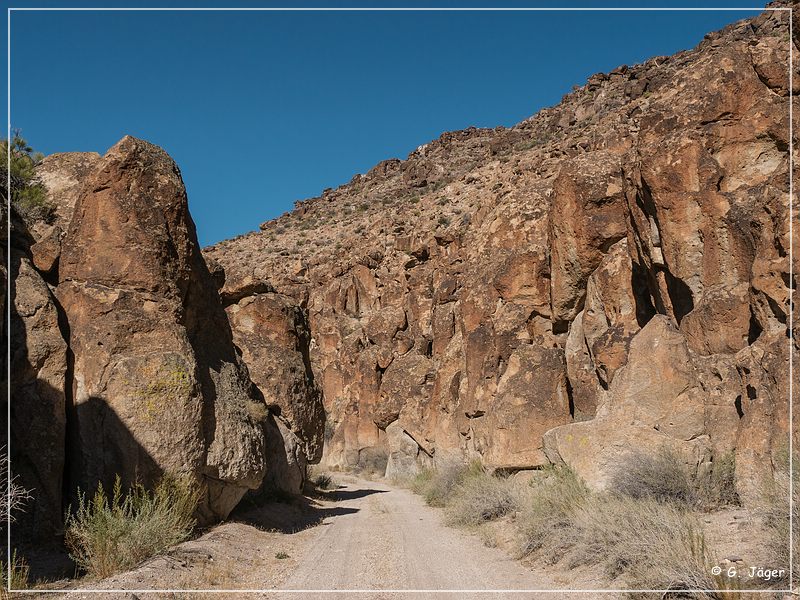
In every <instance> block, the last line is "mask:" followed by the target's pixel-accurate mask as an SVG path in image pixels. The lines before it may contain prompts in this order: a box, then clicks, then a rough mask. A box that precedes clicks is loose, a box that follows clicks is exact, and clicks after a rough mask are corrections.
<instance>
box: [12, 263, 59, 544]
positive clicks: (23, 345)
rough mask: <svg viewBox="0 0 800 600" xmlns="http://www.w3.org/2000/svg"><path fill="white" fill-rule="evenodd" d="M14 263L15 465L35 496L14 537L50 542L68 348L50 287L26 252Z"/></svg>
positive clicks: (55, 520)
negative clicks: (60, 327)
mask: <svg viewBox="0 0 800 600" xmlns="http://www.w3.org/2000/svg"><path fill="white" fill-rule="evenodd" d="M11 259H12V261H11V275H12V281H11V286H12V287H11V340H10V342H11V435H12V437H11V441H10V447H11V467H12V472H13V474H14V475H15V476H17V477H18V478H19V480H18V483H19V485H21V486H22V487H23V488H25V489H27V490H29V491H30V492H31V501H30V502H28V503H26V504H25V506H24V507H23V511H21V512H20V513H19V515H16V516H17V517H18V524H17V525H15V526H14V530H13V533H14V538H15V540H16V541H17V542H19V541H20V540H21V539H22V538H25V537H30V538H33V539H38V540H40V541H42V540H49V541H52V540H53V539H54V538H55V536H57V535H58V534H60V533H61V532H62V519H61V515H62V503H61V492H62V478H63V473H64V443H65V432H66V409H65V397H64V384H65V380H66V379H65V378H66V374H67V344H66V342H65V341H64V338H63V336H62V334H61V330H60V329H59V314H58V312H59V311H58V307H57V305H56V301H55V298H54V297H53V295H52V293H51V292H50V289H49V288H48V286H47V284H46V283H45V282H44V280H43V279H42V277H41V276H40V275H39V273H38V272H37V271H36V269H35V268H34V267H33V265H31V262H30V259H29V258H28V257H27V256H26V255H25V254H24V253H22V252H21V251H19V250H18V249H14V250H13V251H12V254H11Z"/></svg>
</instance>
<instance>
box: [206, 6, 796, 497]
mask: <svg viewBox="0 0 800 600" xmlns="http://www.w3.org/2000/svg"><path fill="white" fill-rule="evenodd" d="M788 17H789V13H788V12H769V11H768V12H765V13H763V14H762V15H760V16H758V17H756V18H753V19H749V20H746V21H741V22H739V23H736V24H733V25H731V26H729V27H726V28H725V29H723V30H722V31H719V32H717V33H711V34H708V35H707V36H706V37H705V39H704V40H703V41H702V42H701V43H700V44H699V45H698V46H697V48H695V49H694V50H691V51H686V52H681V53H679V54H677V55H675V56H671V57H656V58H652V59H650V60H648V61H647V62H645V63H643V64H641V65H637V66H633V67H629V66H621V67H619V68H617V69H615V70H613V71H612V72H610V73H599V74H597V75H594V76H592V77H591V78H590V79H589V81H588V82H587V83H586V84H585V85H584V86H582V87H580V88H576V89H575V90H574V91H573V92H572V93H570V94H568V95H567V96H565V97H564V99H563V101H562V102H561V103H560V104H558V105H557V106H555V107H552V108H548V109H545V110H542V111H541V112H539V113H538V114H536V115H535V116H533V117H531V118H529V119H526V120H525V121H523V122H521V123H519V124H518V125H516V126H514V127H512V128H510V129H506V128H502V127H500V128H495V129H475V128H470V129H466V130H464V131H457V132H451V133H445V134H443V135H442V136H441V137H439V138H438V139H436V140H434V141H432V142H430V143H427V144H424V145H422V146H420V147H419V148H418V149H417V150H415V151H414V152H412V153H411V154H410V155H409V156H408V158H407V159H405V160H397V159H392V160H387V161H384V162H381V163H380V164H378V165H377V166H375V167H374V168H373V169H372V170H370V171H369V172H368V173H366V174H363V175H356V176H355V177H354V178H353V179H352V180H351V181H350V183H348V184H346V185H343V186H341V187H339V188H338V189H335V190H332V189H328V190H326V191H325V192H324V193H323V194H322V195H321V196H320V197H317V198H313V199H310V200H307V201H304V202H298V203H297V205H296V208H295V210H293V211H292V212H290V213H288V214H285V215H283V216H282V217H280V218H278V219H276V220H274V221H269V222H266V223H264V224H262V225H261V228H260V229H261V230H260V231H259V232H256V233H251V234H248V235H245V236H241V237H239V238H236V239H233V240H229V241H226V242H222V243H219V244H216V245H215V246H212V247H209V248H206V249H205V250H204V255H205V257H206V260H207V261H208V262H209V263H210V264H213V265H215V267H214V268H215V269H217V271H218V273H219V274H220V282H221V281H222V272H223V271H224V283H222V286H221V289H220V293H221V297H222V300H223V303H224V304H225V305H226V307H227V308H226V310H227V311H228V315H229V317H230V318H231V323H232V325H233V330H234V338H235V340H236V343H237V344H239V345H240V346H241V348H242V350H243V357H244V359H245V361H247V362H248V364H249V366H250V368H251V371H253V372H258V373H260V375H259V376H260V377H262V379H263V380H264V383H263V385H261V387H262V389H263V388H264V387H266V388H268V390H270V393H273V392H274V394H275V395H274V396H270V395H269V393H267V394H265V395H266V396H268V402H274V403H280V399H281V397H283V398H284V404H285V405H286V406H287V407H288V408H289V410H287V411H286V413H287V416H288V418H289V422H290V423H291V425H292V427H293V429H294V430H295V431H298V432H302V431H304V430H307V429H308V428H309V423H310V422H316V421H315V419H314V418H313V415H311V414H310V413H308V412H304V411H303V410H301V409H300V408H298V403H297V402H296V401H295V398H298V397H305V396H307V394H308V390H309V389H311V388H314V389H316V388H319V390H321V394H322V398H323V402H324V406H325V412H326V414H327V425H326V429H325V449H324V458H323V461H324V462H325V463H327V464H328V465H330V466H338V467H341V468H354V467H368V466H371V467H375V468H378V469H379V470H381V471H383V469H384V468H385V471H386V473H387V475H391V474H395V473H398V472H408V471H413V470H414V469H416V468H417V467H418V465H420V464H425V463H430V462H432V461H434V462H435V461H439V460H442V459H444V458H446V457H448V456H457V457H465V456H467V457H479V458H480V459H481V460H482V461H483V462H484V463H485V464H487V465H490V466H493V467H495V468H497V469H502V470H507V471H516V470H520V469H531V468H536V467H539V466H541V465H543V464H545V463H548V462H557V463H558V462H562V461H563V462H566V463H569V464H570V465H571V466H572V467H574V468H575V469H576V470H577V471H578V472H579V473H580V474H581V475H582V476H583V477H584V478H586V479H587V480H588V481H589V482H590V483H592V484H594V485H595V486H598V487H602V486H603V484H604V482H605V480H606V478H607V476H608V473H609V470H610V469H611V468H612V467H613V465H614V464H615V463H616V462H617V460H618V458H619V456H620V454H621V453H622V452H624V451H626V450H627V449H630V448H633V447H636V448H640V449H644V450H650V449H656V448H658V447H661V446H668V447H670V448H673V449H675V450H678V451H680V452H682V453H683V455H684V456H685V457H686V460H687V462H688V463H689V464H690V466H691V467H692V468H693V469H695V470H699V471H701V472H707V471H709V470H711V469H713V464H714V461H715V460H716V459H718V458H720V457H721V456H722V455H724V454H726V453H729V452H735V454H736V459H737V472H738V478H739V485H740V488H741V489H740V492H741V493H743V494H744V495H745V496H746V495H747V492H748V489H749V486H750V485H751V484H752V483H753V482H754V481H755V479H756V476H757V475H758V476H760V473H761V472H763V471H764V469H765V468H767V469H768V467H769V465H770V460H771V458H770V457H771V456H772V455H773V454H774V453H777V452H782V451H783V452H785V449H786V444H787V439H788V437H787V433H788V428H787V425H788V422H787V421H788V419H787V417H788V410H787V399H788V386H789V371H788V358H789V343H790V341H789V339H787V338H788V334H789V331H788V314H789V299H790V292H791V290H790V289H789V283H790V271H791V269H792V268H793V267H795V268H796V265H790V264H789V260H788V253H789V248H790V245H791V244H792V243H795V244H796V239H794V240H792V239H790V238H789V233H788V231H789V218H790V215H789V212H788V200H789V198H788V189H789V183H788V176H789V171H788V168H789V157H788V148H789V137H788V136H789V133H788V132H789V121H788V118H789V117H788V113H789V88H788V69H787V66H788V52H789V44H790V43H795V44H796V42H797V40H796V39H795V40H791V42H790V40H789V36H788V27H789V24H788ZM795 31H800V27H797V25H795ZM794 81H795V86H796V88H797V82H799V81H800V78H798V77H795V78H794ZM793 91H794V92H795V93H797V92H798V91H799V90H798V89H795V90H793ZM795 231H797V228H795ZM795 237H796V236H795ZM795 247H796V246H795ZM276 319H277V322H279V325H277V326H276V325H274V324H275V323H276ZM299 322H302V323H303V325H302V327H301V328H300V329H302V330H303V333H302V334H301V335H300V336H299V337H291V336H289V337H286V336H281V335H279V332H277V331H276V330H277V329H280V330H281V331H297V330H298V328H297V326H296V325H292V323H295V324H297V323H299ZM306 327H307V333H306ZM261 331H266V332H267V333H266V334H265V335H261V334H260V333H259V332H261ZM278 337H282V342H281V343H282V344H284V345H285V346H286V347H291V346H293V347H305V345H306V344H305V341H304V340H306V339H307V340H308V344H307V347H308V355H307V356H306V355H305V354H303V361H302V363H301V362H299V361H298V362H297V363H296V364H295V365H293V366H291V365H283V364H281V365H276V364H275V363H274V362H271V361H264V360H262V359H261V358H260V357H259V356H260V353H261V351H262V345H263V344H264V343H265V340H267V341H268V342H269V344H270V345H272V344H273V343H275V342H274V341H273V338H278ZM791 343H795V342H794V341H793V340H792V342H791ZM276 369H277V370H276ZM298 372H299V373H301V374H303V376H304V377H305V383H304V384H303V385H304V389H303V390H302V391H301V392H300V394H299V396H298V394H297V393H296V389H297V388H296V387H292V386H287V384H286V383H285V382H284V383H283V384H281V383H279V381H276V380H274V379H272V380H271V381H267V380H268V379H270V378H271V377H272V375H271V374H272V373H298ZM278 379H280V378H278ZM315 448H318V446H316V445H315Z"/></svg>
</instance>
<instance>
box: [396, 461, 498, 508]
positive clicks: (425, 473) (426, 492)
mask: <svg viewBox="0 0 800 600" xmlns="http://www.w3.org/2000/svg"><path fill="white" fill-rule="evenodd" d="M479 473H483V467H482V466H481V464H480V462H478V461H473V462H472V463H469V464H467V463H462V462H458V461H446V462H443V463H442V464H440V465H438V466H437V468H435V469H423V470H422V471H420V472H419V474H418V475H417V476H416V477H414V479H412V481H411V489H412V490H413V491H414V492H415V493H417V494H420V495H421V496H422V497H423V498H425V502H426V503H427V504H428V505H430V506H440V507H441V506H446V505H447V503H448V502H449V500H450V498H451V496H452V495H453V492H454V491H455V489H456V487H457V486H458V485H460V484H461V483H462V482H463V481H464V480H465V479H467V478H468V477H471V476H475V475H478V474H479Z"/></svg>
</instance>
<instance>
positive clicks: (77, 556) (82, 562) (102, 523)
mask: <svg viewBox="0 0 800 600" xmlns="http://www.w3.org/2000/svg"><path fill="white" fill-rule="evenodd" d="M198 499H199V492H198V489H197V486H196V485H195V484H194V483H193V482H192V481H191V480H189V479H188V478H185V477H175V476H165V477H164V478H162V480H161V481H160V482H159V483H158V484H157V485H156V486H155V488H154V489H153V490H152V491H149V490H147V489H146V488H145V487H144V486H142V485H139V484H136V485H134V486H133V487H132V488H131V489H130V490H128V491H127V493H126V492H123V489H122V483H121V481H120V478H119V477H117V478H116V480H115V482H114V487H113V490H112V493H111V495H110V496H109V495H108V494H107V493H106V491H105V490H104V489H103V486H102V485H99V486H98V488H97V491H95V493H94V495H93V496H92V497H91V498H87V497H86V494H85V493H83V492H81V491H79V492H78V506H77V508H76V510H75V511H74V512H67V515H66V518H65V535H64V542H65V544H66V546H67V548H68V549H69V551H70V555H71V556H72V558H73V560H75V562H76V564H77V565H78V566H79V567H80V568H81V569H82V570H84V571H86V573H88V574H89V575H92V576H94V577H108V576H109V575H112V574H114V573H117V572H120V571H124V570H128V569H131V568H133V567H135V566H136V565H138V564H140V563H141V562H142V561H144V560H146V559H148V558H150V557H152V556H155V555H157V554H159V553H161V552H163V551H164V550H166V549H167V548H169V547H170V546H173V545H175V544H178V543H180V542H182V541H184V540H186V539H187V538H188V537H189V536H190V535H191V533H192V530H193V529H194V526H195V519H194V513H195V510H196V508H197V503H198Z"/></svg>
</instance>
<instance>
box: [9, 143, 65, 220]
mask: <svg viewBox="0 0 800 600" xmlns="http://www.w3.org/2000/svg"><path fill="white" fill-rule="evenodd" d="M10 146H11V148H10V155H11V165H10V166H11V177H10V179H11V203H12V204H13V205H14V208H16V209H17V211H18V212H19V213H20V214H21V215H22V216H23V217H25V219H26V220H28V221H38V220H42V221H46V222H50V221H52V219H53V217H54V216H55V206H54V205H53V203H52V202H50V201H49V200H48V198H47V192H46V191H45V189H44V186H42V184H41V183H39V182H37V181H36V171H35V167H36V165H37V163H39V161H41V160H42V155H41V154H40V153H38V152H34V151H33V148H31V147H30V146H29V145H28V143H27V142H26V141H25V140H24V139H23V138H22V137H21V136H20V134H19V131H15V132H14V134H13V136H12V138H11V144H10ZM0 152H2V155H3V156H8V154H9V142H8V140H7V139H5V140H2V141H1V142H0ZM2 170H3V171H5V168H3V169H2ZM3 179H4V180H5V176H3Z"/></svg>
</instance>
